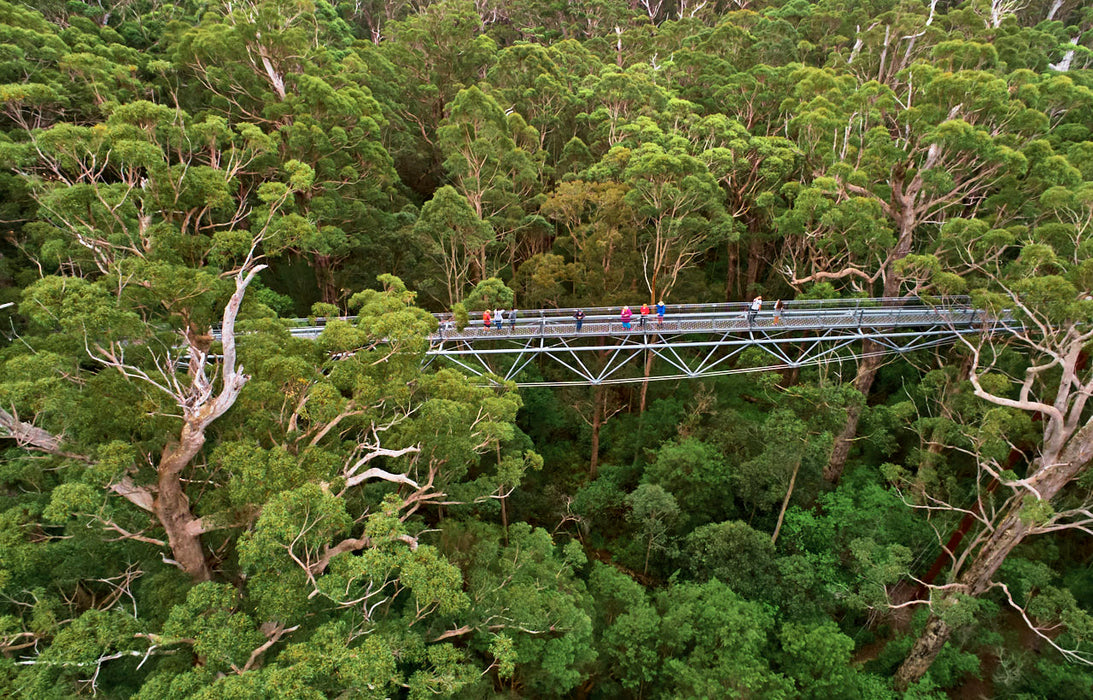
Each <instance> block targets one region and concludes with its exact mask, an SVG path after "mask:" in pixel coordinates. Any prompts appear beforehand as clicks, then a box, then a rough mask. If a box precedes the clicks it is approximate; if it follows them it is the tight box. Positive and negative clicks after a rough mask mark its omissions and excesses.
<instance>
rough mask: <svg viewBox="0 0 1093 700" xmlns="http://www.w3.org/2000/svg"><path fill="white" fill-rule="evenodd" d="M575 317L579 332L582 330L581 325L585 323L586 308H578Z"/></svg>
mask: <svg viewBox="0 0 1093 700" xmlns="http://www.w3.org/2000/svg"><path fill="white" fill-rule="evenodd" d="M573 318H574V319H575V320H576V321H577V332H578V333H580V332H581V326H583V325H584V309H577V311H576V312H574V314H573Z"/></svg>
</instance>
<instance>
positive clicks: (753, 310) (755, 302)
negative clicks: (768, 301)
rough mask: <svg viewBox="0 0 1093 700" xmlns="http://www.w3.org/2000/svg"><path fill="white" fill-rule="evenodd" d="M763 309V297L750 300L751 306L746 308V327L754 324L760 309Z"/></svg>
mask: <svg viewBox="0 0 1093 700" xmlns="http://www.w3.org/2000/svg"><path fill="white" fill-rule="evenodd" d="M762 308H763V297H762V296H761V295H760V296H757V297H755V298H754V299H752V300H751V306H749V307H748V325H749V326H750V325H751V324H753V323H755V317H756V316H758V315H759V311H760V309H762Z"/></svg>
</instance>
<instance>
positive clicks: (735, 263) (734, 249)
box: [725, 242, 740, 301]
mask: <svg viewBox="0 0 1093 700" xmlns="http://www.w3.org/2000/svg"><path fill="white" fill-rule="evenodd" d="M725 252H726V255H727V261H726V270H725V301H732V300H733V299H734V298H735V294H736V279H737V277H738V273H739V272H740V246H739V244H737V243H735V242H734V243H726V244H725Z"/></svg>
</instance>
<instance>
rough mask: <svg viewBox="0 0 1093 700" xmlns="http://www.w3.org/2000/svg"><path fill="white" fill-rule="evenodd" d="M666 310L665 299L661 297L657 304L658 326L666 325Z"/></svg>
mask: <svg viewBox="0 0 1093 700" xmlns="http://www.w3.org/2000/svg"><path fill="white" fill-rule="evenodd" d="M664 311H665V308H664V300H663V299H661V300H660V303H659V304H657V325H658V326H662V325H664Z"/></svg>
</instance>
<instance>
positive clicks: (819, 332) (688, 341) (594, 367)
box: [292, 298, 1021, 386]
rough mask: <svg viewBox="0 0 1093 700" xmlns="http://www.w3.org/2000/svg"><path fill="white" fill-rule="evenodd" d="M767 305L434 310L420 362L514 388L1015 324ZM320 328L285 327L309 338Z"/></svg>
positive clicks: (875, 304) (895, 347)
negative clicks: (477, 313)
mask: <svg viewBox="0 0 1093 700" xmlns="http://www.w3.org/2000/svg"><path fill="white" fill-rule="evenodd" d="M772 306H773V305H772V304H771V303H770V302H767V303H765V304H764V307H765V308H763V309H762V310H761V311H760V312H759V313H758V314H755V315H754V316H752V315H751V314H750V313H749V311H748V305H747V304H746V303H720V304H688V305H672V306H669V307H668V309H667V313H666V315H665V318H664V321H663V323H661V322H658V319H657V316H656V313H655V311H653V313H651V314H650V315H649V316H647V317H646V319H645V321H644V323H643V322H642V321H641V318H640V312H639V311H638V308H636V307H632V310H633V312H634V315H633V318H632V319H631V324H630V325H631V328H630V329H629V330H627V329H626V328H624V327H623V325H622V323H621V319H620V310H621V309H620V307H611V308H606V307H601V308H585V309H584V311H585V314H586V316H585V318H584V321H583V323H582V324H581V328H580V330H578V329H577V323H576V320H575V319H574V313H575V311H576V309H549V310H534V311H519V313H518V317H517V320H516V322H515V323H512V322H511V320H510V319H509V318H508V313H509V312H508V310H506V311H505V313H506V318H505V322H504V324H503V325H502V326H501V327H498V326H497V324H496V323H494V324H492V325H491V327H490V328H486V327H484V325H483V322H482V320H481V319H473V320H472V321H471V323H470V324H469V325H468V326H467V327H466V328H464V329H462V330H459V331H457V330H455V329H454V327H453V326H452V324H451V323H450V318H451V317H450V316H448V315H438V316H437V319H438V321H439V323H440V328H439V330H438V332H437V333H436V334H434V335H432V336H431V337H430V341H431V343H430V345H431V347H430V349H429V350H428V353H427V358H426V364H430V363H433V362H437V361H444V362H449V363H452V364H454V365H457V366H458V367H460V368H462V369H463V370H465V371H467V372H469V373H470V374H473V375H476V376H480V377H483V378H486V379H489V380H497V379H503V380H517V383H518V384H519V385H520V386H568V385H574V386H579V385H603V384H621V383H629V382H638V381H643V380H644V379H645V376H644V369H645V367H644V365H643V363H644V362H646V361H649V360H650V358H652V361H651V365H650V373H649V377H648V378H649V379H650V380H670V379H689V378H699V377H710V376H717V375H723V374H735V373H739V372H757V371H767V370H775V369H783V368H793V367H804V366H809V365H816V364H824V363H833V362H843V361H847V360H853V359H858V358H861V357H864V356H865V355H866V354H883V353H898V354H902V353H909V352H913V351H915V350H922V349H925V348H931V347H935V346H938V345H944V344H947V343H952V342H955V341H956V340H957V338H958V337H959V336H961V335H971V334H979V333H1013V332H1015V331H1017V330H1019V329H1020V328H1021V325H1020V323H1019V322H1017V321H1015V320H1014V319H1013V317H1012V315H1010V314H1008V313H1006V314H1001V315H996V316H989V315H987V314H985V313H984V312H983V311H982V310H978V309H975V308H973V307H971V306H970V304H969V300H968V299H967V298H955V299H954V298H947V299H944V300H941V301H938V302H937V303H928V302H926V301H924V300H921V299H918V298H895V299H884V298H880V299H838V300H822V301H788V302H785V309H784V310H782V311H781V312H780V313H779V312H776V311H774V310H773V309H772V308H771V307H772ZM322 328H323V326H321V325H312V326H307V327H303V328H294V329H292V332H293V334H294V335H297V336H301V337H315V336H316V335H318V334H319V333H320V332H322ZM862 341H871V342H872V343H874V344H875V347H879V348H880V349H879V350H875V351H872V352H870V353H864V352H863V351H861V350H859V349H858V348H859V346H858V344H859V343H861V342H862ZM752 348H754V349H756V350H758V351H760V352H762V353H764V354H765V356H766V357H768V358H769V360H770V361H769V363H766V364H763V363H762V362H758V363H757V362H756V358H755V357H754V355H752V356H749V358H748V361H747V362H745V363H743V364H740V365H737V364H736V363H734V362H733V360H734V358H739V356H740V355H741V353H743V352H744V351H746V350H748V349H752ZM536 360H541V361H543V364H542V365H541V366H540V367H539V370H540V374H541V375H542V376H544V377H550V379H543V380H527V381H519V379H520V377H521V374H522V373H523V372H524V370H526V369H528V368H529V365H531V364H532V363H533V362H535V361H536ZM547 365H553V366H554V367H555V371H553V372H552V371H550V370H549V369H548V367H547ZM559 370H560V371H559Z"/></svg>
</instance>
